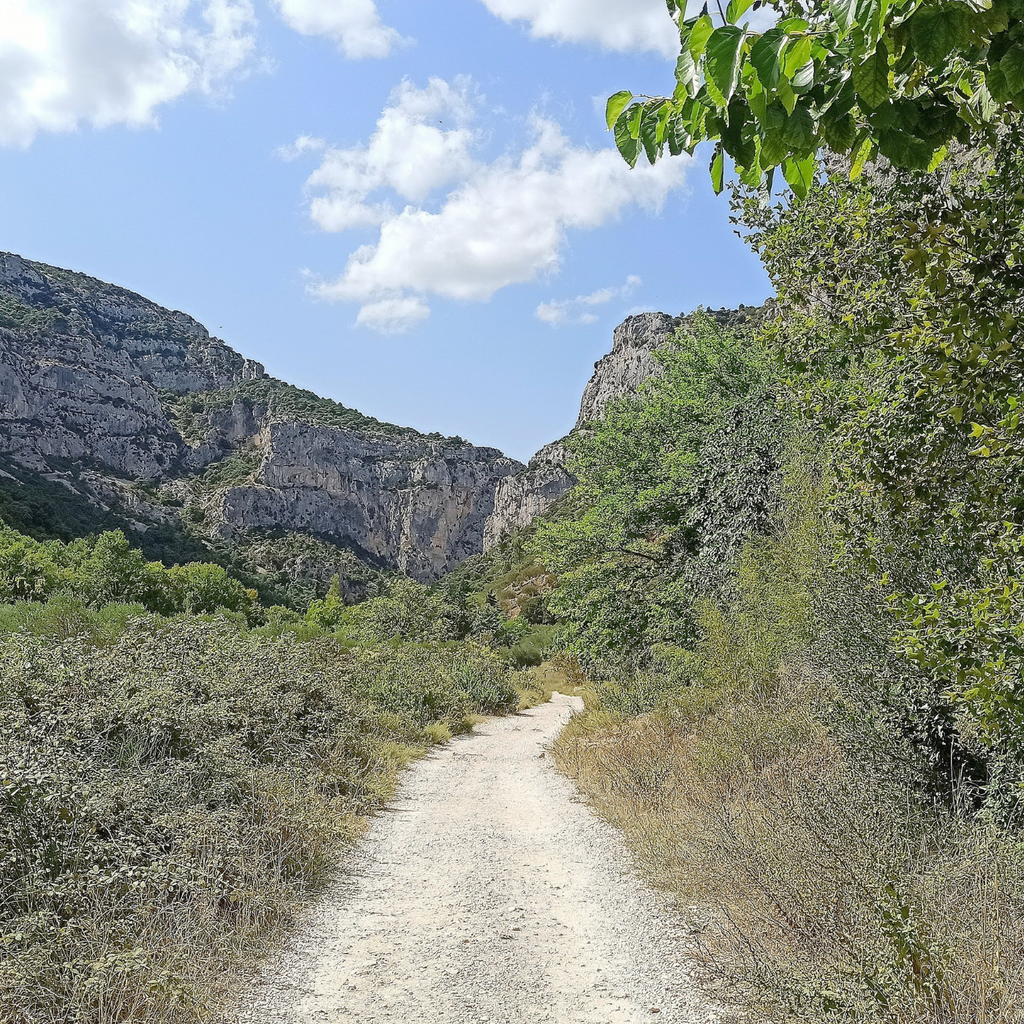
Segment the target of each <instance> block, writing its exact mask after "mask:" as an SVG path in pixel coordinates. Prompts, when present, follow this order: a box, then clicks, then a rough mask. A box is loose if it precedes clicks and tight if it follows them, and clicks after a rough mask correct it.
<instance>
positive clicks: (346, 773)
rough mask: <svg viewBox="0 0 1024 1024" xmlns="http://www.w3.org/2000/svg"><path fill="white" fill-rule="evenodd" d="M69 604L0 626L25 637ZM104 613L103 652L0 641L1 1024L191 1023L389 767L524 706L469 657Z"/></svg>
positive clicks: (319, 876)
mask: <svg viewBox="0 0 1024 1024" xmlns="http://www.w3.org/2000/svg"><path fill="white" fill-rule="evenodd" d="M67 602H68V599H67V598H65V597H61V598H56V599H54V601H53V602H52V603H51V605H48V606H43V607H42V609H41V610H40V607H39V606H36V609H35V617H33V616H31V615H26V611H27V610H28V609H27V606H26V605H18V606H11V609H12V610H11V611H10V612H8V613H6V614H8V616H9V619H10V620H13V619H17V618H18V617H19V616H22V617H23V621H22V623H21V625H22V627H26V626H27V627H28V628H29V629H33V628H34V629H36V630H38V629H39V628H40V627H41V626H42V625H43V624H44V623H45V624H46V625H52V624H53V620H54V618H55V617H56V615H57V614H58V612H57V606H58V605H61V606H63V605H66V604H67ZM68 610H69V611H70V609H68ZM100 615H101V613H98V612H93V611H89V610H88V609H84V608H83V606H81V605H79V606H77V609H75V611H74V615H72V618H74V617H75V616H80V617H89V616H93V617H96V618H99V617H100ZM112 618H113V619H115V620H116V622H117V626H116V633H117V635H116V636H110V637H107V642H105V643H102V644H97V643H96V642H95V637H94V636H93V637H88V636H82V635H79V634H78V625H77V624H76V625H75V626H73V627H72V628H71V629H61V630H59V631H58V632H57V633H56V635H55V636H48V637H45V638H40V637H39V636H37V635H34V633H32V632H29V631H24V632H21V633H18V634H16V635H13V636H10V635H9V636H8V637H7V638H6V639H4V640H3V641H2V643H0V943H2V946H3V949H4V955H3V957H2V958H0V1019H2V1020H3V1021H4V1022H5V1024H6V1022H10V1024H29V1022H31V1024H46V1022H54V1024H56V1022H57V1021H60V1022H62V1024H63V1022H67V1021H70V1020H74V1021H75V1022H76V1024H112V1022H117V1021H123V1022H128V1021H132V1022H137V1021H143V1020H146V1021H149V1020H152V1021H157V1020H159V1021H161V1022H193V1021H198V1020H199V1019H200V1018H201V1017H203V1016H204V1014H205V1013H206V1011H207V1010H208V1008H209V1005H210V1001H211V992H212V990H213V988H214V987H215V985H216V980H217V977H218V975H220V974H222V972H223V970H224V965H225V962H227V961H230V960H232V959H233V958H236V957H237V956H238V955H240V950H241V951H242V952H244V950H245V949H246V948H247V943H251V942H252V941H253V940H254V939H255V938H256V937H258V936H260V935H261V934H264V933H266V932H267V930H268V929H272V928H274V927H276V926H278V925H280V924H281V923H282V922H283V921H285V920H287V919H288V917H289V915H290V914H291V913H292V912H293V911H294V909H295V908H296V906H297V905H298V904H299V903H300V902H301V900H302V899H303V898H305V897H307V896H308V895H309V893H310V892H311V891H312V889H313V887H314V886H315V885H316V884H318V883H319V882H321V881H322V880H323V879H324V878H325V877H326V875H327V874H328V873H329V871H330V869H331V867H332V865H333V864H334V862H335V858H336V856H337V851H338V849H339V846H340V845H342V844H344V843H346V842H347V841H348V840H349V839H350V838H351V837H352V836H353V835H354V833H355V831H356V826H355V817H354V816H355V815H358V814H363V813H366V812H367V811H369V810H372V809H373V808H375V807H377V806H379V804H380V803H381V801H382V800H384V799H385V798H386V797H387V796H388V795H389V793H390V792H391V787H392V785H393V781H394V777H395V772H396V771H397V769H398V768H399V767H400V766H401V765H402V764H403V763H405V762H406V761H407V760H408V759H409V758H410V757H411V756H413V755H414V754H415V753H416V752H417V751H418V750H421V749H423V747H424V746H425V745H426V744H427V743H429V742H431V741H432V740H433V739H436V738H439V737H443V736H445V735H447V734H449V732H451V731H457V730H460V729H463V728H465V723H466V719H467V716H470V715H472V714H476V713H481V712H488V711H500V710H507V709H512V708H514V707H515V706H516V704H517V700H518V695H517V693H516V692H515V689H514V687H513V686H512V684H511V677H510V675H509V672H508V671H507V669H505V668H504V667H503V666H502V664H500V663H499V662H498V661H497V660H496V659H495V658H494V656H493V655H489V654H487V653H486V652H484V651H482V650H478V649H475V648H474V649H469V650H466V649H457V648H445V647H443V646H417V647H415V648H405V649H402V648H400V649H397V650H392V649H384V650H379V651H373V652H370V651H365V652H362V653H360V654H357V655H353V654H350V653H349V652H347V651H346V650H345V648H343V647H341V646H340V645H339V644H338V643H337V642H335V641H332V640H325V639H321V640H318V641H315V642H311V643H305V644H304V643H300V642H298V641H296V640H295V639H294V637H291V636H287V635H286V636H284V637H282V638H280V639H277V638H268V637H263V636H258V635H254V634H252V633H246V632H243V631H240V630H239V629H237V628H236V627H234V626H232V625H231V624H229V623H227V622H224V621H215V622H211V623H203V622H199V621H195V620H189V619H180V620H175V621H171V622H168V621H165V620H159V619H155V618H152V617H151V618H148V619H143V620H139V619H135V620H132V619H131V618H130V617H128V615H127V610H122V611H119V612H118V613H117V614H112ZM79 621H81V619H79ZM14 624H15V623H14V622H13V621H8V622H7V623H5V625H14ZM240 939H241V940H242V941H241V942H240Z"/></svg>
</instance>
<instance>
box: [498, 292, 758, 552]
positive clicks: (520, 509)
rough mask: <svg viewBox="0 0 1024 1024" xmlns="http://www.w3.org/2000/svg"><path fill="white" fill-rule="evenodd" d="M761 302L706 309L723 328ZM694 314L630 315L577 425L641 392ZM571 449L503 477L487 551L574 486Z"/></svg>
mask: <svg viewBox="0 0 1024 1024" xmlns="http://www.w3.org/2000/svg"><path fill="white" fill-rule="evenodd" d="M761 309H762V307H759V306H758V307H753V306H740V308H739V309H718V310H706V311H705V312H706V314H707V315H708V316H710V317H711V318H712V319H713V320H715V321H716V322H717V323H718V324H719V325H721V326H723V327H735V326H738V325H740V324H743V323H745V322H746V321H748V320H749V319H751V318H752V317H755V316H757V315H759V314H760V312H761ZM692 315H693V314H690V316H670V315H669V314H668V313H638V314H637V315H635V316H630V317H627V318H626V319H625V320H624V321H623V322H622V323H621V324H619V326H618V327H616V328H615V332H614V334H613V335H612V350H611V352H609V353H608V355H606V356H605V357H604V358H603V359H601V360H599V361H598V362H597V363H595V364H594V375H593V376H592V377H591V378H590V381H589V382H588V384H587V386H586V388H585V389H584V391H583V399H582V401H581V402H580V414H579V418H578V419H577V421H576V427H575V429H576V430H581V429H583V428H584V427H585V425H586V424H587V423H589V422H592V421H594V420H598V419H601V417H602V416H603V415H604V412H605V410H606V409H607V407H608V405H609V404H610V403H611V402H614V401H615V400H616V399H618V398H624V397H625V396H626V395H632V394H636V392H637V391H639V390H640V387H641V386H642V385H643V384H644V383H645V382H646V381H648V380H650V379H651V378H652V377H656V376H658V375H659V374H660V373H661V372H662V364H661V363H660V362H659V361H658V358H657V356H656V355H655V353H656V352H657V351H658V350H659V349H661V348H664V346H665V345H666V344H668V342H669V341H670V340H671V338H672V337H673V336H674V335H675V334H676V332H677V331H678V330H679V329H680V328H681V327H685V326H686V325H687V323H688V322H689V321H690V317H691V316H692ZM565 463H566V453H565V449H564V447H563V445H562V442H561V441H556V442H555V443H554V444H550V445H548V446H547V447H545V448H542V449H541V450H540V451H539V452H538V453H537V454H536V455H535V456H534V457H533V458H532V459H531V460H530V463H529V465H528V466H527V468H526V469H525V470H524V471H523V472H522V473H520V474H518V475H516V476H513V477H509V478H508V479H506V480H503V481H502V482H501V483H500V484H499V485H498V489H497V492H496V495H495V510H494V514H493V515H492V516H491V518H490V519H489V520H488V522H487V526H486V528H485V530H484V547H485V550H489V549H490V548H492V547H494V546H495V545H497V544H498V543H499V542H500V541H501V539H502V537H504V536H506V535H507V534H509V533H511V532H513V531H514V530H519V529H525V528H526V527H528V526H529V525H530V524H531V523H532V522H533V521H534V520H535V519H536V518H537V517H538V516H540V515H543V514H544V513H545V512H547V511H548V509H550V508H551V506H552V505H553V504H554V503H555V502H556V501H557V500H558V499H559V498H561V497H562V496H563V495H564V494H566V493H567V492H568V491H569V490H571V488H572V487H573V485H574V484H575V482H576V481H575V479H574V477H573V476H572V474H571V473H569V471H568V470H567V469H566V468H565Z"/></svg>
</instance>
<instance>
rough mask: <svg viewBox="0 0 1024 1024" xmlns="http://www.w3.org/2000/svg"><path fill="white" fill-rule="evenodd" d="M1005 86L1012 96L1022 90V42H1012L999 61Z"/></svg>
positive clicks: (1023, 46) (1023, 74) (1023, 77)
mask: <svg viewBox="0 0 1024 1024" xmlns="http://www.w3.org/2000/svg"><path fill="white" fill-rule="evenodd" d="M999 70H1000V71H1002V73H1003V76H1004V78H1005V79H1006V87H1007V89H1009V91H1010V93H1011V94H1013V95H1014V96H1015V95H1017V93H1019V92H1022V91H1024V43H1014V45H1013V46H1011V47H1010V48H1009V49H1008V50H1007V51H1006V53H1004V54H1003V58H1002V60H1000V62H999Z"/></svg>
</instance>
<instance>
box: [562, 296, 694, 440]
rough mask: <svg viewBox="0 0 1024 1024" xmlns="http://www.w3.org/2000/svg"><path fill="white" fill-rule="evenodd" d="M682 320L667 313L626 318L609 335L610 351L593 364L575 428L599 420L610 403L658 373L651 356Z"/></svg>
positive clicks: (636, 388) (640, 314) (653, 357)
mask: <svg viewBox="0 0 1024 1024" xmlns="http://www.w3.org/2000/svg"><path fill="white" fill-rule="evenodd" d="M681 323H682V317H678V316H669V315H668V314H667V313H638V314H637V315H636V316H631V317H627V318H626V319H625V320H624V321H623V322H622V323H621V324H619V326H618V327H616V328H615V333H614V334H613V335H612V350H611V352H609V353H608V355H606V356H605V357H604V358H603V359H602V360H600V361H599V362H597V363H595V364H594V375H593V377H591V378H590V382H589V383H588V384H587V386H586V388H585V389H584V391H583V400H582V401H581V402H580V415H579V419H578V420H577V421H576V426H577V427H581V426H583V424H584V423H586V422H587V421H588V420H596V419H600V418H601V414H602V413H603V412H604V410H605V408H606V407H607V406H608V404H609V403H610V402H613V401H615V399H616V398H622V397H623V396H624V395H630V394H634V393H635V392H636V391H637V390H638V389H639V387H640V385H641V384H643V383H644V381H646V380H650V378H651V377H654V376H656V375H657V374H659V373H660V372H661V364H660V363H659V362H658V360H657V359H656V358H655V355H654V353H655V352H656V351H657V350H658V349H659V348H662V347H663V346H664V345H665V343H666V342H667V341H668V340H669V339H670V338H671V337H672V335H673V334H675V332H676V331H677V330H678V328H679V326H680V324H681Z"/></svg>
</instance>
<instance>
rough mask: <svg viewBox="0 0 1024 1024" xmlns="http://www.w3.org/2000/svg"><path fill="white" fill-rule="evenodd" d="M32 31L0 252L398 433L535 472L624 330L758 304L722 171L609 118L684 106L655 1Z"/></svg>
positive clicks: (252, 7)
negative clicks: (652, 157)
mask: <svg viewBox="0 0 1024 1024" xmlns="http://www.w3.org/2000/svg"><path fill="white" fill-rule="evenodd" d="M13 2H14V7H15V11H16V14H15V17H14V18H13V19H9V20H8V23H7V24H6V25H5V26H0V144H2V145H0V248H4V249H7V250H10V251H14V252H19V253H21V254H23V255H25V256H27V257H29V258H32V259H38V260H43V261H45V262H49V263H53V264H56V265H59V266H66V267H70V268H72V269H75V270H81V271H84V272H87V273H90V274H93V275H94V276H97V277H100V278H103V279H105V280H109V281H113V282H116V283H118V284H121V285H124V286H126V287H129V288H132V289H135V290H137V291H139V292H142V293H143V294H145V295H147V296H149V297H150V298H153V299H154V300H156V301H157V302H160V303H161V304H163V305H166V306H170V307H173V308H177V309H182V310H185V311H186V312H188V313H190V314H192V315H193V316H195V317H196V318H197V319H199V320H200V321H202V322H203V323H204V324H206V326H207V327H208V328H209V329H210V330H211V332H212V333H214V334H216V335H218V336H220V337H223V338H224V339H225V340H226V341H227V342H228V343H229V344H231V345H233V346H234V347H235V348H237V349H239V350H240V351H242V352H243V353H244V354H246V355H248V356H250V357H253V358H256V359H260V360H261V361H263V362H264V363H265V364H266V366H267V368H268V370H269V371H270V372H271V373H273V374H274V375H275V376H279V377H282V378H284V379H286V380H289V381H291V382H293V383H296V384H299V385H302V386H304V387H309V388H311V389H313V390H316V391H318V392H320V393H321V394H325V395H329V396H330V397H332V398H336V399H338V400H339V401H342V402H344V403H345V404H347V405H351V406H355V407H356V408H359V409H361V410H363V411H364V412H367V413H370V414H372V415H375V416H378V417H380V418H382V419H387V420H391V421H394V422H399V423H403V424H408V425H411V426H415V427H418V428H420V429H422V430H427V431H430V430H440V431H443V432H444V433H448V434H461V435H462V436H464V437H467V438H469V439H470V440H472V441H474V442H476V443H480V444H491V445H494V446H496V447H499V448H501V449H503V450H504V451H506V452H508V453H509V454H511V455H514V456H516V457H519V458H526V457H528V456H529V455H531V454H532V453H533V451H535V450H536V449H537V448H538V447H540V446H541V445H542V444H544V443H546V442H548V441H550V440H552V439H554V438H556V437H559V436H561V435H562V434H564V433H565V432H566V431H567V430H568V429H569V427H571V426H572V424H573V422H574V421H575V417H576V410H577V407H578V403H579V397H580V394H581V392H582V389H583V385H584V383H585V382H586V380H587V378H588V377H589V375H590V373H591V371H592V366H593V363H594V361H595V360H596V359H598V358H600V357H601V356H602V355H603V354H604V353H605V352H606V351H607V350H608V348H609V347H610V343H611V332H612V329H613V328H614V326H615V324H617V323H618V322H619V321H620V320H621V319H622V318H623V316H624V315H625V314H626V313H627V312H629V311H631V310H633V309H637V308H654V309H659V310H665V311H668V312H673V313H675V312H680V311H684V310H689V309H692V308H693V307H695V306H696V305H698V304H703V305H708V306H721V305H730V306H731V305H736V304H738V303H741V302H746V303H757V302H760V301H762V300H763V299H764V298H765V297H766V295H767V294H768V290H769V288H768V283H767V280H766V278H765V276H764V273H763V271H762V270H761V268H760V266H759V264H758V262H757V260H756V258H755V257H753V256H752V255H751V254H750V253H749V251H748V250H747V249H746V247H745V246H744V244H743V243H742V241H741V240H740V239H738V238H737V237H736V236H735V235H734V233H733V229H732V227H731V225H730V224H729V208H728V202H727V200H726V199H725V197H724V196H723V197H721V198H716V197H715V196H713V194H712V193H711V190H710V187H709V184H708V180H707V170H706V163H707V157H706V156H705V155H704V154H703V153H701V152H698V155H697V158H696V159H695V160H694V162H693V164H692V165H689V166H687V165H686V162H685V161H682V162H680V163H679V164H676V165H672V166H670V165H664V166H661V165H659V167H658V168H654V169H641V170H640V171H639V172H633V174H629V173H628V172H624V171H623V168H624V165H622V167H620V166H619V164H618V162H617V161H618V158H617V157H615V156H614V154H611V153H609V152H608V150H609V149H610V147H611V140H610V137H609V136H608V134H607V133H606V132H605V131H604V124H603V118H602V116H601V110H600V106H601V104H602V101H603V98H604V97H605V96H607V95H608V94H610V93H611V92H614V91H616V90H618V89H620V88H630V89H632V90H633V91H634V92H661V91H663V90H664V89H665V88H666V87H667V84H668V82H669V79H670V77H671V68H672V63H671V59H670V58H669V56H668V52H669V51H670V49H671V30H672V26H671V23H670V21H669V20H668V16H667V14H662V11H663V10H664V7H663V3H662V0H448V2H446V3H431V2H427V0H390V2H387V0H381V2H378V3H377V5H376V9H374V5H373V3H372V2H371V0H263V2H261V0H193V2H191V3H189V0H141V6H142V8H143V10H144V11H145V10H146V8H147V5H148V7H149V11H150V15H151V16H150V17H149V18H148V19H146V20H144V23H142V24H139V23H138V22H134V23H133V22H129V21H126V20H125V19H127V18H129V14H128V13H127V12H129V11H130V10H131V9H132V8H130V6H129V3H128V0H13ZM139 4H140V0H136V4H135V7H134V8H133V9H134V11H135V16H136V17H137V15H138V10H139ZM19 8H20V9H21V12H22V15H23V17H21V18H20V19H19V17H18V16H17V11H18V9H19ZM581 12H583V14H585V15H586V16H581ZM662 19H664V20H663V22H662ZM663 25H665V26H667V29H668V35H666V34H665V30H664V28H663ZM581 35H583V36H589V38H579V37H580V36H581ZM666 40H667V41H666ZM12 54H13V55H15V56H20V57H21V58H24V59H22V60H20V61H17V60H12ZM26 55H27V56H26ZM29 57H30V58H31V60H29V59H28V58H29ZM12 69H13V70H12ZM26 69H27V70H26ZM19 76H20V77H19ZM385 112H386V113H385ZM300 139H302V140H304V141H303V142H301V143H299V144H298V145H296V142H297V140H300ZM581 298H582V299H586V301H576V300H577V299H581Z"/></svg>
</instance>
